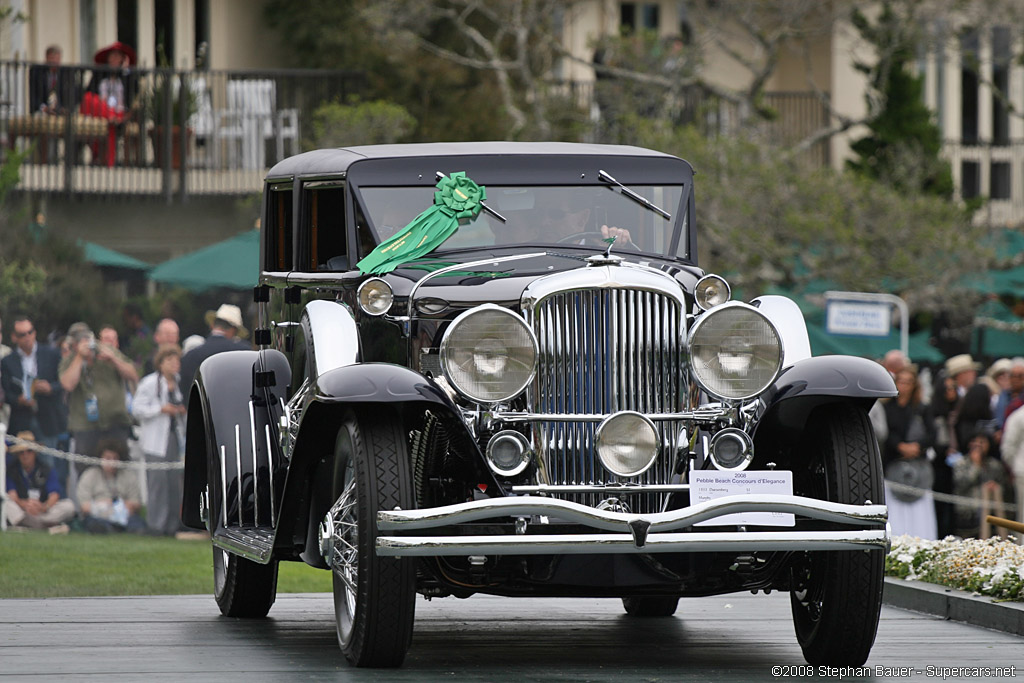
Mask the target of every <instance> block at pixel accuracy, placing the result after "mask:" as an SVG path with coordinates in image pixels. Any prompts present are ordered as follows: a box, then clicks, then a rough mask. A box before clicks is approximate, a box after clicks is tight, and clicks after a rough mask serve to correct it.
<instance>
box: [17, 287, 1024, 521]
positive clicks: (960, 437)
mask: <svg viewBox="0 0 1024 683" xmlns="http://www.w3.org/2000/svg"><path fill="white" fill-rule="evenodd" d="M206 320H207V323H208V324H209V326H210V334H209V336H207V337H206V338H205V339H204V338H201V337H198V336H195V335H194V336H193V337H190V338H189V339H187V340H186V344H185V346H186V349H185V351H183V350H182V348H181V347H180V346H179V345H178V341H179V326H178V324H177V322H175V321H174V320H173V319H171V318H164V319H161V320H159V321H157V322H156V324H155V325H154V327H153V328H152V330H151V328H150V327H149V326H148V325H147V324H146V321H145V320H144V318H143V315H142V311H141V310H140V309H138V308H137V307H135V306H131V305H129V306H126V307H125V310H124V322H125V334H124V339H125V344H124V346H125V350H124V351H122V349H121V346H122V345H121V343H120V339H121V337H120V336H119V334H118V331H117V329H116V328H115V327H114V326H113V325H105V326H103V327H101V328H100V333H99V336H97V335H95V334H94V333H93V331H92V329H91V328H90V327H89V326H88V325H87V324H85V323H75V324H73V325H71V327H70V328H69V329H68V330H67V335H66V336H64V337H61V338H59V339H55V340H54V343H53V345H50V344H48V343H46V341H45V340H42V341H41V340H40V339H38V336H39V335H38V332H37V330H36V327H35V325H34V323H33V321H32V318H31V317H29V316H25V315H22V316H17V317H15V319H14V320H13V323H12V327H11V332H10V340H11V342H12V343H13V348H10V347H7V346H0V357H2V360H0V406H3V410H0V422H6V423H7V431H8V433H9V434H16V435H17V436H18V438H20V439H23V440H26V441H32V442H35V443H38V444H40V445H41V446H46V447H49V448H55V449H58V450H61V451H68V452H72V453H77V454H82V455H87V456H92V457H94V458H97V459H99V460H98V461H97V463H98V464H92V465H91V466H89V467H85V466H83V465H81V464H78V463H76V465H75V466H74V467H70V468H69V467H68V461H67V460H66V459H63V458H60V457H53V455H51V454H50V453H38V454H37V452H36V451H35V450H34V449H32V448H29V447H25V446H24V445H20V444H19V445H16V446H14V447H12V448H10V449H9V450H8V460H7V481H6V489H5V490H6V492H7V497H6V500H5V502H4V505H5V512H6V513H7V514H6V516H7V519H8V520H9V522H10V523H11V524H14V525H19V526H24V527H30V528H57V529H60V528H62V527H63V526H64V525H65V524H67V523H68V522H69V521H72V520H73V521H74V523H78V524H81V526H82V527H83V528H84V529H87V530H89V531H95V532H109V531H147V532H148V533H152V534H159V535H166V534H174V533H176V532H177V531H179V529H180V524H181V523H180V501H181V483H182V482H181V479H182V475H181V469H180V467H179V468H174V467H167V466H166V464H168V463H170V464H171V465H173V464H174V463H179V462H180V461H181V460H182V457H183V453H184V447H185V415H186V408H185V404H186V403H187V396H188V387H190V386H191V385H192V382H193V380H194V377H195V373H196V370H197V369H198V367H199V365H200V363H202V361H203V360H205V359H206V358H208V357H210V356H211V355H213V354H215V353H220V352H222V351H229V350H233V349H244V348H248V345H247V344H246V343H245V342H244V341H243V339H244V338H245V337H246V336H247V333H248V332H247V330H246V328H245V325H244V324H243V319H242V312H241V310H240V309H239V308H238V307H237V306H234V305H230V304H224V305H222V306H220V308H218V309H217V310H216V311H209V312H208V313H207V317H206ZM2 322H3V321H0V336H2V330H3V327H2ZM881 362H882V365H883V366H884V367H885V368H886V369H887V370H888V371H889V372H890V374H891V375H892V377H893V380H894V382H895V384H896V387H897V391H898V394H897V396H896V397H895V398H892V399H888V400H884V401H880V402H878V403H877V404H876V405H875V406H874V408H873V409H872V413H871V417H872V423H873V425H874V427H875V432H876V436H877V437H878V440H879V450H880V452H881V458H882V465H883V468H884V472H885V479H886V500H887V503H888V506H889V519H890V523H891V525H892V530H893V533H894V534H903V533H907V534H910V535H914V536H918V537H921V538H927V539H935V538H944V537H945V536H947V535H950V534H955V535H958V536H961V537H976V538H987V537H989V536H990V535H992V534H996V533H998V534H1002V535H1005V534H1006V531H1005V529H1003V528H1001V527H993V526H992V525H989V524H988V523H986V521H985V518H986V516H987V515H990V514H992V515H996V516H1001V517H1011V516H1013V515H1012V513H1009V512H1008V510H1010V508H1009V507H1008V506H1009V505H1010V504H1012V503H1017V504H1018V510H1017V517H1018V518H1019V519H1020V520H1021V521H1024V510H1021V508H1024V506H1022V505H1019V502H1020V501H1021V500H1022V499H1024V410H1021V408H1022V407H1024V357H1021V358H1015V359H1012V360H1011V359H1000V360H998V361H996V362H994V363H993V364H992V365H991V366H989V367H988V368H987V369H986V372H984V373H983V374H981V373H980V371H981V370H982V369H983V368H982V366H981V365H980V364H979V363H976V362H975V361H974V360H973V358H971V356H969V355H967V354H960V355H956V356H953V357H951V358H949V359H948V360H947V361H946V362H945V364H944V365H943V366H942V367H941V368H937V372H936V373H935V376H934V377H932V376H931V373H930V372H925V373H923V374H922V375H919V373H918V369H917V368H916V367H915V366H914V365H912V364H910V363H909V362H908V360H907V358H906V357H905V356H904V355H903V354H902V353H900V352H899V351H891V352H889V353H888V354H886V356H885V357H884V358H883V359H882V361H881ZM140 369H142V370H143V374H142V377H141V380H140V372H139V371H140ZM129 444H130V445H131V446H132V448H131V449H130V448H129ZM130 450H132V451H133V452H135V453H137V455H136V457H135V458H134V460H135V461H137V463H145V464H147V465H149V467H147V468H146V470H145V477H144V482H140V480H139V473H138V472H137V471H136V469H133V468H131V467H124V466H122V463H125V462H127V461H128V460H129V458H128V457H127V454H128V453H129V451H130ZM143 490H144V491H145V492H146V494H147V495H146V497H145V500H146V505H145V508H143V505H142V501H143V497H142V492H143ZM143 511H144V516H143ZM76 515H77V517H76Z"/></svg>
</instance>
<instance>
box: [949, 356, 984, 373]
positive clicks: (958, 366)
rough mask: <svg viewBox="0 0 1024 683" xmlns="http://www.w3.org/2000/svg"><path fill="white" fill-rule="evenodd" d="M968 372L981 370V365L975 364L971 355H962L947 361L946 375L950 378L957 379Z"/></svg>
mask: <svg viewBox="0 0 1024 683" xmlns="http://www.w3.org/2000/svg"><path fill="white" fill-rule="evenodd" d="M968 370H981V363H975V362H974V359H973V358H971V354H969V353H961V354H960V355H958V356H953V357H952V358H950V359H949V360H947V361H946V374H947V375H948V376H950V377H956V376H957V375H959V374H960V373H961V372H967V371H968Z"/></svg>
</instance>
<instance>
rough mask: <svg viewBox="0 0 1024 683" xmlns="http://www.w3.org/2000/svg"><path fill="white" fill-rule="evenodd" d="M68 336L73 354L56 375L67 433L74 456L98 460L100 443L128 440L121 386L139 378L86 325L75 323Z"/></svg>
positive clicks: (124, 358)
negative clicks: (65, 396)
mask: <svg viewBox="0 0 1024 683" xmlns="http://www.w3.org/2000/svg"><path fill="white" fill-rule="evenodd" d="M68 336H70V337H71V340H72V342H71V343H72V353H71V354H70V355H68V356H67V357H66V358H64V360H62V361H61V364H60V371H59V374H60V384H61V386H62V387H64V390H65V391H66V392H68V430H69V431H70V432H71V435H72V436H73V437H74V440H75V446H74V450H75V452H77V453H80V454H82V455H91V456H97V455H99V454H98V453H97V452H96V445H97V444H98V443H99V441H100V439H122V440H127V439H128V438H129V436H130V435H131V418H130V417H129V416H128V408H127V406H126V405H125V394H124V383H125V382H132V383H135V382H138V381H139V374H138V372H137V371H136V370H135V366H134V365H132V362H131V361H130V360H128V357H127V356H125V355H124V354H123V353H121V352H120V351H118V350H117V349H115V348H113V347H111V346H108V345H106V344H103V343H99V342H97V341H96V336H95V335H94V334H93V332H92V330H91V329H90V328H89V326H88V325H87V324H85V323H75V324H74V325H72V326H71V327H70V328H68ZM76 469H77V470H78V471H81V469H82V468H81V467H78V468H76Z"/></svg>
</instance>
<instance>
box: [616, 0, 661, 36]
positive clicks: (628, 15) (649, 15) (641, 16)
mask: <svg viewBox="0 0 1024 683" xmlns="http://www.w3.org/2000/svg"><path fill="white" fill-rule="evenodd" d="M660 15H661V8H660V7H659V6H658V3H656V2H623V3H620V4H619V26H620V27H621V28H622V29H623V30H624V31H625V32H627V33H635V32H637V31H657V30H658V27H659V26H660V23H661V16H660Z"/></svg>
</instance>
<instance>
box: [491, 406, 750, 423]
mask: <svg viewBox="0 0 1024 683" xmlns="http://www.w3.org/2000/svg"><path fill="white" fill-rule="evenodd" d="M613 412H614V411H613ZM611 414H612V412H608V413H597V414H594V413H523V412H516V411H511V410H493V411H490V412H489V415H490V416H491V417H492V418H494V419H495V420H504V421H505V422H601V421H603V420H605V419H607V418H608V416H609V415H611ZM640 414H641V415H643V416H644V417H646V418H647V419H648V420H651V421H653V422H675V421H679V420H687V421H695V422H713V421H715V420H720V419H723V418H729V417H731V416H732V411H731V410H730V409H728V408H702V409H700V410H687V411H683V412H679V413H643V412H641V413H640Z"/></svg>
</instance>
